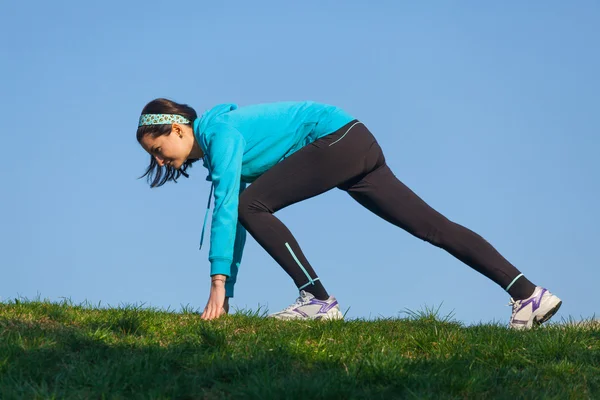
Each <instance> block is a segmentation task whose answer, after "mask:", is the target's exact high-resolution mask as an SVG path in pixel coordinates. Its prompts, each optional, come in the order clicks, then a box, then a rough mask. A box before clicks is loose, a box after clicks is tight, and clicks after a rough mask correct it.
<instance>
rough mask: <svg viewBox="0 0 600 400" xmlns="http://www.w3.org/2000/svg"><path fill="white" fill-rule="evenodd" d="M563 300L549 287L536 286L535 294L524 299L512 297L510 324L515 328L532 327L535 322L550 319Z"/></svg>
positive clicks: (538, 322)
mask: <svg viewBox="0 0 600 400" xmlns="http://www.w3.org/2000/svg"><path fill="white" fill-rule="evenodd" d="M561 304H562V301H561V300H560V299H559V298H558V297H556V296H555V295H553V294H552V293H550V291H548V289H544V288H543V287H540V286H536V288H535V290H534V291H533V294H532V295H531V296H530V297H528V298H526V299H523V300H516V301H515V300H513V299H512V298H511V299H510V303H509V304H508V305H509V306H510V305H512V315H511V317H510V322H509V324H508V327H509V328H513V329H530V328H531V327H532V326H533V325H534V324H535V325H540V324H541V323H543V322H546V321H548V320H549V319H550V318H552V316H553V315H554V314H556V312H557V311H558V309H559V308H560V306H561Z"/></svg>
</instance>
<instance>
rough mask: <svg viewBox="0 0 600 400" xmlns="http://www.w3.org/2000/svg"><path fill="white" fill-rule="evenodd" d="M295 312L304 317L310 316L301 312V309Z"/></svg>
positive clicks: (296, 309)
mask: <svg viewBox="0 0 600 400" xmlns="http://www.w3.org/2000/svg"><path fill="white" fill-rule="evenodd" d="M293 311H296V312H297V313H298V314H300V315H302V316H303V317H308V314H307V313H305V312H304V311H302V310H300V308H299V307H298V308H294V310H293Z"/></svg>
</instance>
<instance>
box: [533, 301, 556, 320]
mask: <svg viewBox="0 0 600 400" xmlns="http://www.w3.org/2000/svg"><path fill="white" fill-rule="evenodd" d="M561 305H562V300H559V301H558V303H556V305H555V306H554V307H552V308H551V309H550V310H549V311H548V312H547V313H546V314H544V315H542V316H541V317H535V318H534V319H533V323H534V324H535V325H538V326H539V325H541V324H543V323H544V322H546V321H548V320H549V319H550V318H552V317H553V316H554V314H556V312H557V311H558V309H559V308H560V306H561Z"/></svg>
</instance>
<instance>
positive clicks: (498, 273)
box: [239, 121, 535, 299]
mask: <svg viewBox="0 0 600 400" xmlns="http://www.w3.org/2000/svg"><path fill="white" fill-rule="evenodd" d="M335 187H337V188H339V189H341V190H344V191H346V192H348V193H349V194H350V196H352V198H354V199H355V200H356V201H357V202H359V203H360V204H362V205H363V206H364V207H366V208H367V209H369V210H371V211H372V212H373V213H375V214H377V215H379V216H380V217H381V218H383V219H385V220H386V221H388V222H390V223H392V224H394V225H396V226H399V227H400V228H402V229H404V230H406V231H407V232H409V233H411V234H412V235H414V236H416V237H418V238H420V239H422V240H425V241H427V242H429V243H431V244H433V245H434V246H437V247H440V248H442V249H444V250H446V251H447V252H448V253H450V254H452V255H453V256H455V257H456V258H458V259H459V260H461V261H463V262H464V263H465V264H467V265H469V266H470V267H472V268H473V269H475V270H476V271H478V272H480V273H482V274H483V275H485V276H487V277H488V278H490V279H491V280H493V281H494V282H496V283H497V284H498V285H500V286H501V287H502V288H503V289H506V287H507V286H508V285H509V284H511V283H512V282H513V280H514V279H515V278H516V277H517V276H518V275H519V274H520V272H519V270H517V269H516V268H515V267H514V266H513V265H512V264H510V263H509V262H508V261H507V260H506V259H505V258H504V257H502V255H500V253H498V251H496V249H494V247H492V246H491V245H490V244H489V243H488V242H487V241H486V240H484V239H483V238H482V237H481V236H479V235H478V234H476V233H475V232H473V231H471V230H469V229H467V228H465V227H464V226H461V225H459V224H456V223H454V222H452V221H450V220H449V219H447V218H446V217H444V216H443V215H442V214H440V213H439V212H437V211H435V210H434V209H433V208H431V207H430V206H429V205H428V204H427V203H425V202H424V201H423V200H422V199H421V198H419V197H418V196H417V195H416V194H415V193H414V192H413V191H412V190H410V189H409V188H408V187H407V186H405V185H404V184H403V183H402V182H400V181H399V180H398V179H397V178H396V177H395V176H394V174H393V173H392V171H391V170H390V168H389V167H388V165H387V164H386V162H385V157H384V155H383V152H382V150H381V147H379V144H378V143H377V141H376V140H375V138H374V137H373V135H372V134H371V132H369V130H368V129H367V128H366V126H365V125H364V124H362V123H361V122H358V121H352V122H350V123H349V124H347V125H346V126H344V127H342V128H341V129H339V130H338V131H336V132H334V133H332V134H330V135H327V136H325V137H323V138H321V139H318V140H316V141H315V142H313V143H311V144H308V145H307V146H305V147H304V148H302V149H300V150H299V151H297V152H296V153H294V154H292V155H291V156H290V157H289V158H287V159H285V160H283V161H282V162H280V163H278V164H276V165H275V166H273V167H272V168H271V169H269V170H268V171H266V172H265V173H264V174H263V175H262V176H261V177H259V178H258V179H257V180H256V181H255V182H254V183H252V184H251V185H250V186H249V187H248V188H247V189H246V190H245V191H244V192H242V194H241V196H240V204H239V220H240V222H241V224H242V225H243V226H244V227H245V228H246V230H247V231H248V232H249V233H250V234H251V235H252V237H254V239H255V240H256V241H257V242H258V243H259V244H260V245H261V246H262V247H263V248H264V249H265V250H266V251H267V252H268V253H269V254H270V255H271V256H272V257H273V258H274V259H275V260H276V261H277V263H279V265H281V266H282V267H283V269H284V270H285V271H286V272H287V273H288V274H289V275H290V276H291V277H292V279H293V280H294V282H295V284H296V286H297V287H298V288H301V289H304V290H306V291H309V292H310V291H311V288H312V287H313V286H315V285H317V284H318V286H321V284H320V282H319V281H316V282H315V279H316V274H315V272H314V270H313V268H312V267H311V265H310V263H309V262H308V260H307V259H306V257H305V256H304V253H303V252H302V250H301V249H300V246H299V245H298V243H297V242H296V239H295V238H294V236H293V235H292V233H291V232H290V231H289V230H288V229H287V227H286V226H285V225H284V224H283V223H282V222H281V221H280V220H279V219H278V218H277V217H275V216H274V215H273V213H275V212H277V211H278V210H281V209H282V208H284V207H287V206H289V205H291V204H294V203H297V202H299V201H302V200H306V199H308V198H311V197H314V196H316V195H319V194H321V193H324V192H326V191H328V190H330V189H333V188H335ZM321 287H322V286H321ZM534 289H535V286H534V285H533V284H532V283H531V282H529V281H528V280H527V279H526V278H525V277H524V276H521V277H520V278H519V279H517V280H516V282H514V283H513V285H512V286H511V288H510V290H509V291H508V292H509V294H510V295H511V296H512V297H513V298H515V299H520V298H527V297H529V295H531V293H532V292H533V290H534Z"/></svg>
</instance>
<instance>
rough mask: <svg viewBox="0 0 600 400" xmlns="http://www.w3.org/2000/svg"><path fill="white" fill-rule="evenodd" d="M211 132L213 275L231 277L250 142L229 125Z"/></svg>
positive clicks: (217, 127) (209, 157)
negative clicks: (247, 145) (247, 150)
mask: <svg viewBox="0 0 600 400" xmlns="http://www.w3.org/2000/svg"><path fill="white" fill-rule="evenodd" d="M209 129H210V132H209V135H208V143H207V149H208V151H207V156H208V160H209V163H210V169H211V176H212V181H213V185H214V190H215V191H214V196H215V203H214V204H215V206H214V209H213V216H212V226H211V234H210V252H209V256H208V259H209V261H210V274H211V275H216V274H223V275H227V276H231V265H232V262H233V253H234V246H235V244H236V231H237V230H238V229H236V228H237V225H238V203H239V194H240V189H241V183H240V179H241V174H242V157H243V155H244V147H245V145H246V142H245V140H244V137H243V136H242V134H241V133H239V131H237V130H236V129H234V128H233V127H231V126H229V125H227V124H214V125H212V126H210V128H209ZM241 233H242V232H241V231H240V234H241ZM244 233H245V231H244ZM244 238H245V237H244ZM237 262H238V263H239V261H237ZM236 272H237V271H236Z"/></svg>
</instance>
